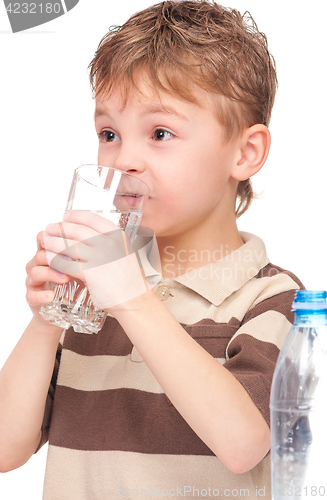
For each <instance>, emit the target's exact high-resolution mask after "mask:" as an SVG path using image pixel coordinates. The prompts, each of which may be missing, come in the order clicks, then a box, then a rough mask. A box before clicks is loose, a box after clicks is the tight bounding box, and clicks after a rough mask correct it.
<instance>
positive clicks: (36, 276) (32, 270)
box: [26, 231, 70, 325]
mask: <svg viewBox="0 0 327 500" xmlns="http://www.w3.org/2000/svg"><path fill="white" fill-rule="evenodd" d="M42 240H43V231H41V232H40V233H39V234H38V235H37V252H36V254H35V256H34V257H33V259H32V260H30V262H28V264H27V265H26V273H27V278H26V300H27V303H28V305H29V306H30V308H31V311H32V313H33V316H34V318H35V319H36V320H37V321H39V322H41V323H43V324H44V325H49V323H48V321H46V320H45V319H43V318H42V316H41V315H40V314H39V311H40V307H41V305H43V304H48V303H49V302H51V301H52V300H53V298H54V292H52V291H50V290H47V291H46V290H44V286H45V283H46V282H47V281H52V282H54V283H59V284H63V283H67V282H68V281H69V279H70V276H68V275H67V274H61V273H59V272H57V271H55V270H54V269H51V267H49V265H48V263H47V260H46V251H45V250H44V248H42V245H41V243H42Z"/></svg>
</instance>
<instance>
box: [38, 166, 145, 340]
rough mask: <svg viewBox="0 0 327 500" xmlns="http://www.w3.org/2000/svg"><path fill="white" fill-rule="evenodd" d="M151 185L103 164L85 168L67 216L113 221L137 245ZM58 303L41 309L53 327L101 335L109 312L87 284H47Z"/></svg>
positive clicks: (77, 172) (75, 183)
mask: <svg viewBox="0 0 327 500" xmlns="http://www.w3.org/2000/svg"><path fill="white" fill-rule="evenodd" d="M149 192H150V190H149V188H148V186H147V185H146V184H145V183H144V182H143V181H141V180H140V179H138V178H137V177H134V176H133V175H130V174H127V173H126V172H122V171H121V170H117V169H115V168H111V167H104V166H101V165H82V166H80V167H78V168H76V169H75V172H74V176H73V181H72V185H71V188H70V192H69V196H68V201H67V206H66V210H65V214H66V213H67V212H70V211H71V210H85V211H89V212H93V213H96V214H98V215H100V216H102V217H104V218H106V219H109V220H110V221H111V222H113V223H114V224H115V225H116V226H118V227H119V228H121V229H122V230H123V231H125V233H126V234H127V235H128V237H129V238H130V240H131V242H133V240H134V238H135V236H136V232H137V229H138V226H139V224H140V221H141V217H142V214H143V207H144V203H145V202H146V200H147V199H148V197H149ZM45 289H46V290H52V291H54V293H55V296H54V300H53V301H52V302H50V303H49V304H45V305H43V306H41V308H40V314H41V316H42V317H43V318H44V319H46V320H47V321H49V322H50V323H52V324H55V325H58V326H60V327H61V328H64V329H67V328H69V327H70V326H72V327H73V328H74V330H75V332H79V333H98V331H99V330H100V329H101V328H102V326H103V324H104V322H105V319H106V316H107V314H106V312H105V311H103V310H102V309H100V308H99V307H97V306H96V305H95V304H94V303H93V302H92V300H91V298H90V294H89V292H88V289H87V287H85V285H84V284H83V283H82V282H81V281H79V280H77V279H74V278H71V279H70V281H69V282H68V283H64V284H62V285H60V284H56V283H50V282H47V283H46V286H45Z"/></svg>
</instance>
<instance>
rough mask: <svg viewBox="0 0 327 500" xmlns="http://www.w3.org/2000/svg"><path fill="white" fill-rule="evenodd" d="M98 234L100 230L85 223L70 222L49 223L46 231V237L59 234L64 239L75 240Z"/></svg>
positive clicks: (82, 239)
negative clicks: (97, 230)
mask: <svg viewBox="0 0 327 500" xmlns="http://www.w3.org/2000/svg"><path fill="white" fill-rule="evenodd" d="M97 234H98V232H96V231H95V230H94V229H92V228H90V227H88V226H86V225H84V224H75V223H70V222H57V223H56V224H48V225H47V227H46V231H45V232H44V236H45V238H47V237H48V236H57V237H59V238H62V239H63V240H73V241H84V240H87V239H89V238H92V237H93V236H96V235H97Z"/></svg>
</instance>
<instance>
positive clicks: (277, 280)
mask: <svg viewBox="0 0 327 500" xmlns="http://www.w3.org/2000/svg"><path fill="white" fill-rule="evenodd" d="M258 281H259V282H260V283H265V287H264V289H263V292H262V293H260V295H259V296H258V298H257V299H256V300H255V301H254V302H253V304H252V307H254V306H256V305H257V304H259V303H260V302H262V301H263V300H266V299H269V298H270V297H273V296H274V295H278V294H280V293H283V292H287V291H289V290H294V295H295V290H298V289H299V288H300V287H299V286H298V285H297V283H295V281H294V280H293V279H292V278H291V277H290V276H288V275H287V274H278V275H276V276H272V277H271V278H269V277H268V278H261V279H260V280H258Z"/></svg>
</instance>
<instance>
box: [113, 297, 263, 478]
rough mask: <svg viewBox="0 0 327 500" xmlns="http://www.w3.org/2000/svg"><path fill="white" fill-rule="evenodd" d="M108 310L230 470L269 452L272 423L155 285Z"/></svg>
mask: <svg viewBox="0 0 327 500" xmlns="http://www.w3.org/2000/svg"><path fill="white" fill-rule="evenodd" d="M110 312H111V313H112V314H114V316H115V317H116V319H117V320H118V321H119V323H120V324H121V326H122V327H123V329H124V330H125V332H126V334H127V335H128V337H129V338H130V340H131V342H132V343H133V344H134V345H135V347H136V348H137V350H138V351H139V353H140V354H141V356H142V357H143V359H144V361H145V362H146V364H147V365H148V366H149V368H150V370H151V371H152V373H153V375H154V376H155V378H156V379H157V381H158V382H159V384H160V386H161V387H162V389H163V390H164V392H165V393H166V395H167V396H168V398H169V399H170V400H171V402H172V403H173V405H174V406H175V407H176V409H177V410H178V411H179V412H180V414H181V415H182V416H183V418H184V419H185V420H186V421H187V423H188V424H189V425H190V426H191V428H192V429H193V430H194V431H195V432H196V434H197V435H198V436H199V437H200V438H201V439H202V440H203V441H204V443H205V444H206V445H207V446H208V447H209V448H210V449H211V450H212V451H213V452H214V453H215V454H216V455H217V457H218V458H219V459H220V460H221V461H222V462H223V463H224V465H225V466H226V467H227V468H228V469H230V470H231V471H232V472H236V473H241V472H245V471H247V470H250V469H251V468H253V467H254V466H255V465H256V464H257V463H258V462H259V461H260V460H261V459H262V458H263V457H264V456H265V455H266V454H267V453H268V451H269V449H270V431H269V427H268V425H267V423H266V421H265V419H264V417H263V416H262V414H261V412H260V411H259V410H258V408H257V407H256V406H255V404H254V403H253V401H252V399H251V398H250V396H249V395H248V393H247V392H246V390H245V389H244V388H243V386H242V385H241V384H240V382H238V380H237V379H236V378H235V377H234V376H233V375H232V374H231V373H230V372H229V371H228V370H227V369H226V368H224V366H222V365H221V364H220V363H219V362H217V361H216V360H215V359H214V358H213V357H212V356H211V355H210V354H209V353H207V352H206V351H205V350H204V349H203V348H202V347H201V346H200V345H199V344H198V343H197V342H196V341H195V340H194V339H192V338H191V337H190V336H189V334H188V333H187V332H186V331H185V330H184V328H183V327H182V326H181V325H180V324H179V323H178V322H177V321H176V320H175V318H174V317H173V315H172V314H171V313H170V312H169V311H168V309H167V308H166V307H165V306H164V304H162V302H161V301H160V300H159V299H158V297H157V296H156V294H155V293H154V292H153V291H152V290H150V291H148V292H147V293H146V294H144V295H142V296H140V297H137V298H135V299H133V300H131V301H129V302H127V303H125V304H122V306H121V307H119V306H117V307H116V308H115V310H111V311H110Z"/></svg>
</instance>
